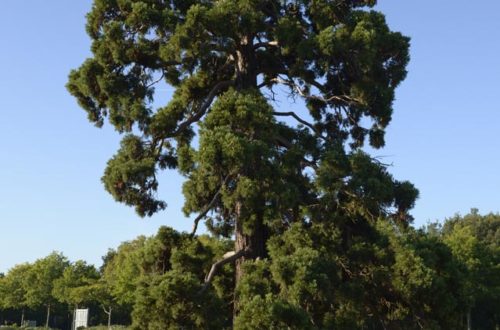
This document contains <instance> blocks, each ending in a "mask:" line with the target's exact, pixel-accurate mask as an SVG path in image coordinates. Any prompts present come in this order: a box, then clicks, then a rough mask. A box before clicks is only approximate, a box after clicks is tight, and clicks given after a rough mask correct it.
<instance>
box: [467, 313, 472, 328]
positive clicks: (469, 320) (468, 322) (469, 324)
mask: <svg viewBox="0 0 500 330" xmlns="http://www.w3.org/2000/svg"><path fill="white" fill-rule="evenodd" d="M467 330H472V320H471V311H470V308H469V309H468V310H467Z"/></svg>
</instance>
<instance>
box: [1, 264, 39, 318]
mask: <svg viewBox="0 0 500 330" xmlns="http://www.w3.org/2000/svg"><path fill="white" fill-rule="evenodd" d="M31 267H32V265H31V264H28V263H24V264H19V265H16V266H14V267H13V268H11V269H10V270H9V272H8V273H7V275H6V276H3V277H2V278H0V308H2V309H8V308H11V309H15V310H19V311H21V319H20V321H21V323H20V325H21V326H22V325H23V324H24V317H25V311H26V309H27V308H28V306H29V304H28V297H27V288H28V287H29V285H30V282H29V281H28V280H27V275H28V273H29V272H30V270H31Z"/></svg>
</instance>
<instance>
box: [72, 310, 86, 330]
mask: <svg viewBox="0 0 500 330" xmlns="http://www.w3.org/2000/svg"><path fill="white" fill-rule="evenodd" d="M74 320H75V323H74V326H73V330H76V329H78V328H79V327H84V328H86V327H88V322H89V309H88V308H87V309H75V319H74Z"/></svg>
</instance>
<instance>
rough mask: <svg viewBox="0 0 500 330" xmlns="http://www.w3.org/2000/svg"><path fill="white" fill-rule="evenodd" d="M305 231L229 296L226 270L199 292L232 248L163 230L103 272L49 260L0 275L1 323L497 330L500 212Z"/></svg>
mask: <svg viewBox="0 0 500 330" xmlns="http://www.w3.org/2000/svg"><path fill="white" fill-rule="evenodd" d="M305 226H306V225H300V226H299V225H293V226H292V227H291V228H290V229H289V230H287V231H286V232H285V233H284V234H283V235H281V236H280V237H275V238H273V239H272V240H270V241H269V257H268V258H265V259H261V260H255V261H247V262H246V265H245V268H246V271H247V273H246V275H245V277H244V279H243V280H242V282H241V283H240V284H239V285H238V287H237V288H236V292H233V290H232V289H231V288H232V287H233V284H234V267H232V266H231V265H230V264H229V263H228V264H226V265H224V266H222V267H221V269H220V271H219V272H218V273H217V275H216V276H215V277H214V279H213V280H212V281H211V282H210V285H209V286H208V287H206V286H204V283H205V275H206V274H208V273H209V270H210V269H211V267H212V265H213V264H214V263H215V262H217V261H218V260H221V258H222V256H223V255H224V254H226V255H227V252H228V251H231V250H232V248H233V242H232V241H229V240H224V239H217V238H214V237H209V236H197V237H194V238H192V237H190V236H189V235H188V234H185V233H179V232H177V231H175V230H173V229H170V228H167V227H162V228H160V230H159V231H158V233H157V234H156V235H155V236H153V237H144V236H140V237H138V238H136V239H134V240H132V241H128V242H124V243H122V244H121V245H120V246H119V247H118V248H117V249H116V250H109V251H108V253H107V254H106V255H105V256H104V257H103V261H104V262H103V265H102V267H101V268H100V269H97V268H96V267H94V266H92V265H88V264H87V263H86V262H84V261H75V262H70V261H69V260H68V259H67V258H66V257H64V256H63V255H62V254H60V253H52V254H50V255H49V256H47V257H45V258H43V259H39V260H37V261H35V262H34V263H24V264H19V265H17V266H15V267H13V268H12V269H10V270H9V271H8V272H7V274H1V275H0V322H1V323H2V324H5V323H8V324H13V323H17V324H20V323H22V322H23V321H24V320H27V319H29V320H36V321H37V322H38V324H45V323H47V324H48V325H49V326H51V327H58V328H61V329H68V328H69V326H70V324H71V321H72V320H71V319H72V311H73V310H74V308H77V307H79V308H82V307H86V308H90V310H91V313H90V314H91V320H90V321H91V323H92V324H106V323H108V322H109V323H114V324H125V325H129V324H132V328H134V329H141V330H142V329H170V328H181V327H183V328H186V329H224V328H232V327H233V328H237V329H261V325H264V324H265V325H269V324H273V325H275V328H282V327H283V326H289V328H290V329H332V328H335V329H466V328H467V326H469V327H471V328H472V329H498V328H499V327H500V215H498V214H488V215H484V216H483V215H480V214H479V213H478V211H477V210H475V209H473V210H472V211H471V213H470V214H468V215H466V216H459V215H457V216H454V217H452V218H449V219H446V221H445V222H444V223H443V224H438V223H432V224H429V225H427V226H426V227H425V228H422V229H418V230H417V229H413V228H411V227H408V228H402V227H399V226H396V225H394V224H393V223H392V222H390V221H388V220H384V219H380V220H379V221H377V223H375V224H373V225H370V226H368V225H366V226H365V228H364V229H363V230H364V233H363V234H362V235H358V234H357V233H350V234H349V235H351V239H350V240H349V246H342V244H344V242H345V239H341V238H340V237H339V235H346V233H341V232H339V231H336V230H335V228H334V226H324V225H321V224H319V225H311V226H310V227H308V228H305ZM357 235H358V236H359V237H362V238H363V239H362V240H361V239H360V240H357V239H356V237H357ZM234 295H237V296H238V299H239V300H238V301H240V304H241V306H239V308H240V311H239V313H238V316H237V317H236V319H235V322H234V323H231V320H232V317H233V308H234V306H233V304H232V301H233V298H234Z"/></svg>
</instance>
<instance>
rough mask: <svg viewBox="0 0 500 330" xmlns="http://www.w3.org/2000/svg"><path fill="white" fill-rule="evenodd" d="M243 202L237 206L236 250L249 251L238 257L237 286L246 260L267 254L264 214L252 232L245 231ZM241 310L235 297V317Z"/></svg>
mask: <svg viewBox="0 0 500 330" xmlns="http://www.w3.org/2000/svg"><path fill="white" fill-rule="evenodd" d="M240 210H241V203H238V204H237V206H236V215H237V218H236V225H235V242H234V244H235V251H241V250H244V251H247V252H246V254H245V255H244V256H243V257H241V258H238V259H237V260H236V262H235V286H238V284H239V283H240V280H241V278H242V277H243V275H244V271H243V263H244V262H245V260H255V259H256V258H264V257H265V256H266V232H265V226H264V224H263V223H262V216H261V215H259V216H258V217H257V219H258V220H257V221H256V223H255V224H254V226H253V231H252V233H245V232H244V231H243V219H242V217H241V216H240V215H241V212H240ZM238 312H239V305H238V299H236V298H235V299H234V309H233V319H234V318H235V317H236V316H237V314H238Z"/></svg>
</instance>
